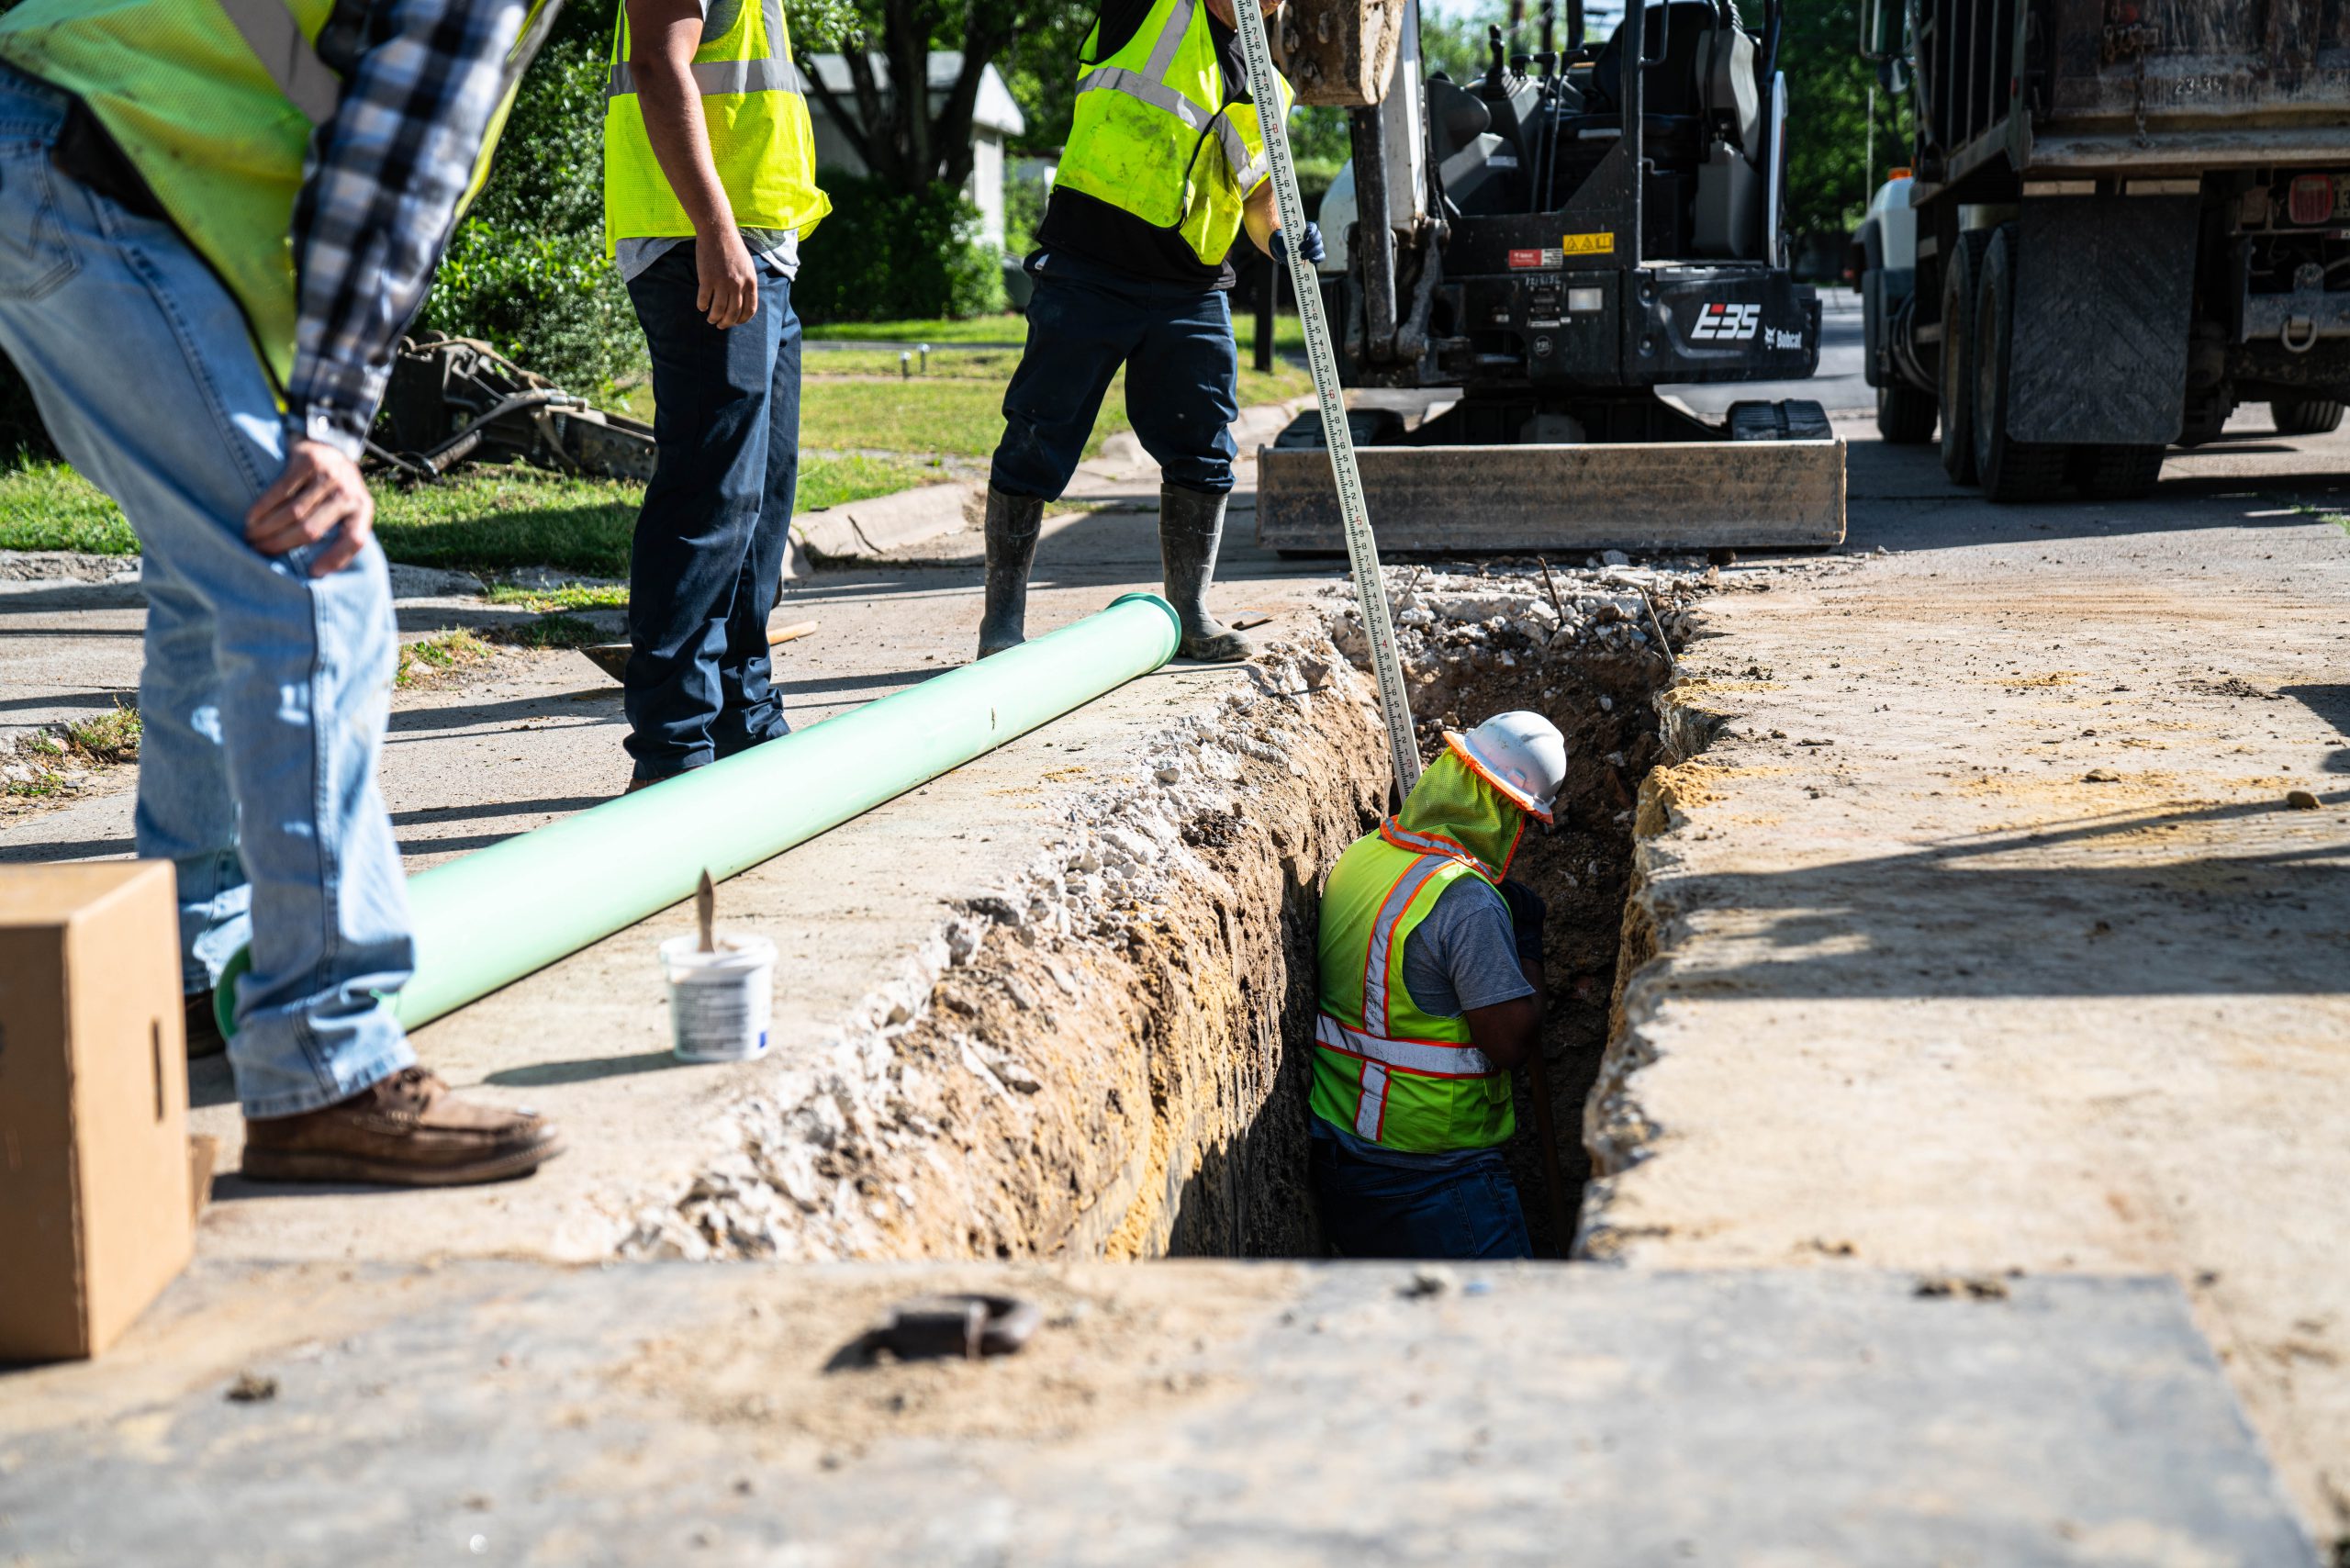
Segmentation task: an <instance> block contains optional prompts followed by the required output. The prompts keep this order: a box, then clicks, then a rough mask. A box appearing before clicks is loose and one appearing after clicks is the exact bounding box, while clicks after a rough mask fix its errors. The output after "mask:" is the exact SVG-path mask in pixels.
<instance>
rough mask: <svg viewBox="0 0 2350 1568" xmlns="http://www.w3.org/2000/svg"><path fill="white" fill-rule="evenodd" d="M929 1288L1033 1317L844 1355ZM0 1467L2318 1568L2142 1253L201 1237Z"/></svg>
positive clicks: (1923, 1558)
mask: <svg viewBox="0 0 2350 1568" xmlns="http://www.w3.org/2000/svg"><path fill="white" fill-rule="evenodd" d="M940 1290H955V1291H979V1292H992V1293H1002V1292H1013V1293H1017V1294H1021V1295H1023V1296H1025V1297H1027V1298H1029V1299H1030V1300H1032V1301H1033V1302H1034V1303H1035V1305H1036V1306H1037V1307H1038V1309H1039V1310H1040V1312H1041V1314H1042V1316H1043V1324H1042V1326H1041V1327H1039V1328H1037V1330H1036V1332H1035V1338H1034V1339H1033V1340H1031V1341H1030V1343H1029V1345H1028V1347H1027V1348H1026V1349H1025V1350H1022V1351H1021V1352H1020V1353H1019V1354H1018V1355H1016V1356H1013V1357H1010V1358H1005V1359H999V1360H990V1361H977V1362H972V1361H959V1360H957V1361H895V1360H893V1359H891V1358H889V1357H886V1356H884V1357H882V1358H880V1359H878V1361H877V1360H875V1359H874V1358H872V1357H870V1356H869V1355H868V1354H866V1353H864V1352H862V1351H860V1350H859V1348H858V1345H857V1339H858V1337H859V1336H860V1335H861V1334H862V1332H863V1331H864V1330H865V1329H866V1328H867V1327H869V1326H870V1325H871V1324H872V1323H873V1322H874V1321H875V1320H876V1319H878V1317H880V1316H882V1314H883V1313H884V1312H885V1311H886V1309H887V1308H888V1307H889V1305H890V1304H891V1303H892V1302H895V1301H900V1300H903V1299H905V1298H907V1297H909V1296H914V1295H918V1294H925V1293H929V1292H935V1291H940ZM0 1495H6V1498H7V1502H6V1507H5V1509H0V1551H7V1552H12V1553H13V1552H21V1553H23V1554H24V1557H25V1559H28V1560H30V1561H32V1562H39V1563H44V1564H45V1563H49V1562H69V1561H82V1562H111V1563H163V1562H237V1563H243V1564H253V1565H255V1568H274V1565H280V1564H282V1565H285V1568H314V1565H316V1564H319V1563H324V1562H335V1563H349V1564H352V1565H353V1568H375V1565H376V1564H383V1565H386V1568H389V1565H393V1564H403V1565H404V1564H413V1563H420V1562H451V1561H454V1562H488V1563H503V1564H537V1565H543V1568H602V1565H606V1564H611V1565H622V1564H627V1565H642V1564H652V1563H668V1562H694V1563H703V1562H708V1563H718V1564H725V1565H729V1568H732V1565H738V1564H739V1565H742V1568H752V1565H759V1568H774V1565H777V1564H795V1565H796V1564H810V1565H814V1564H835V1563H836V1564H843V1565H846V1564H861V1563H907V1564H919V1565H921V1568H997V1565H1001V1564H1006V1563H1038V1564H1064V1563H1066V1564H1112V1563H1116V1564H1126V1563H1133V1564H1143V1563H1148V1564H1153V1565H1158V1568H1192V1565H1197V1568H1210V1565H1214V1568H1224V1565H1226V1564H1250V1565H1254V1564H1259V1563H1266V1564H1283V1565H1292V1568H1304V1565H1308V1564H1315V1565H1326V1568H1342V1565H1344V1568H1354V1565H1359V1564H1366V1563H1370V1564H1420V1563H1431V1562H1464V1563H1475V1564H1489V1563H1513V1564H1516V1563H1524V1564H1535V1563H1545V1564H1552V1563H1560V1562H1578V1563H1593V1564H1605V1565H1606V1568H1669V1565H1678V1564H1683V1563H1688V1562H1698V1563H1729V1564H1739V1565H1745V1568H1777V1565H1782V1564H1784V1565H1786V1568H1795V1565H1797V1564H1801V1565H1803V1568H1882V1565H1886V1564H1910V1563H1942V1564H1950V1565H1952V1568H2023V1565H2027V1564H2030V1565H2037V1564H2053V1563H2070V1564H2080V1565H2082V1568H2091V1565H2098V1568H2118V1565H2124V1564H2127V1565H2139V1568H2166V1565H2185V1564H2203V1563H2210V1564H2221V1563H2226V1564H2241V1565H2244V1568H2307V1565H2310V1564H2311V1558H2310V1555H2309V1553H2308V1550H2307V1543H2306V1541H2304V1540H2302V1539H2301V1537H2300V1532H2299V1530H2298V1529H2297V1527H2296V1525H2295V1523H2294V1521H2293V1519H2292V1518H2291V1516H2290V1513H2289V1511H2288V1508H2287V1506H2286V1504H2285V1501H2284V1498H2283V1497H2282V1496H2281V1495H2280V1494H2279V1493H2278V1491H2277V1486H2276V1483H2275V1479H2274V1477H2273V1476H2272V1475H2271V1474H2270V1473H2268V1471H2267V1469H2266V1464H2265V1463H2264V1462H2263V1460H2262V1458H2261V1455H2260V1453H2259V1451H2258V1449H2257V1447H2256V1445H2255V1443H2254V1442H2253V1441H2252V1439H2251V1436H2250V1434H2249V1433H2248V1432H2246V1431H2245V1429H2244V1424H2243V1419H2242V1417H2241V1416H2240V1415H2239V1413H2238V1412H2237V1410H2236V1409H2235V1407H2234V1406H2233V1401H2231V1400H2230V1399H2229V1398H2228V1397H2227V1394H2226V1391H2225V1386H2224V1384H2223V1383H2221V1379H2220V1378H2219V1376H2218V1374H2217V1371H2216V1369H2215V1368H2214V1366H2213V1364H2212V1362H2211V1359H2210V1352H2209V1351H2208V1350H2206V1349H2205V1348H2204V1347H2203V1345H2202V1344H2201V1343H2200V1342H2199V1339H2198V1338H2197V1337H2196V1334H2195V1332H2194V1329H2193V1327H2191V1326H2190V1325H2189V1324H2188V1321H2187V1317H2186V1315H2185V1313H2184V1311H2183V1310H2182V1306H2181V1303H2180V1301H2179V1298H2178V1294H2177V1290H2176V1288H2175V1287H2173V1286H2171V1285H2170V1283H2169V1282H2167V1281H2160V1280H2080V1279H2073V1280H2031V1281H2023V1282H2018V1283H2017V1284H2016V1285H2015V1286H2014V1288H2013V1289H2012V1290H2011V1291H2010V1292H2008V1293H2007V1294H2004V1295H2003V1297H2002V1298H2000V1299H1997V1300H1981V1299H1968V1298H1966V1297H1964V1296H1961V1297H1958V1298H1955V1299H1953V1298H1951V1297H1947V1296H1933V1295H1928V1294H1920V1293H1919V1289H1918V1286H1917V1283H1916V1282H1915V1281H1913V1280H1911V1279H1909V1278H1907V1277H1903V1276H1886V1275H1879V1274H1863V1273H1854V1274H1851V1275H1846V1276H1841V1277H1837V1278H1826V1277H1822V1276H1819V1275H1818V1274H1807V1273H1802V1272H1793V1273H1790V1272H1774V1273H1759V1274H1758V1273H1735V1272H1722V1273H1712V1274H1704V1273H1697V1274H1691V1273H1679V1274H1652V1273H1638V1274H1630V1275H1626V1274H1619V1273H1611V1272H1608V1271H1600V1270H1589V1271H1585V1270H1563V1269H1560V1268H1557V1267H1555V1266H1549V1267H1545V1266H1541V1265H1534V1264H1516V1265H1500V1266H1496V1267H1491V1268H1485V1269H1462V1270H1458V1271H1451V1272H1449V1273H1432V1272H1428V1271H1415V1270H1412V1269H1409V1268H1406V1267H1401V1266H1397V1265H1392V1264H1363V1265H1339V1264H1325V1265H1318V1266H1311V1267H1307V1266H1300V1265H1296V1264H1282V1263H1259V1264H1235V1263H1175V1264H1163V1265H1159V1266H1156V1267H1153V1268H1149V1269H1133V1268H1120V1267H1117V1266H1115V1265H1105V1264H1099V1263H1096V1264H1087V1265H1079V1266H1075V1267H1069V1268H1057V1269H1038V1268H1031V1269H1024V1270H1010V1269H1004V1268H1001V1267H994V1266H986V1265H971V1264H964V1265H936V1264H923V1265H913V1266H888V1265H881V1266H875V1265H865V1266H858V1267H847V1268H843V1267H817V1268H779V1267H777V1266H774V1265H745V1266H738V1267H731V1268H694V1267H690V1266H679V1265H668V1266H664V1265H659V1264H652V1265H643V1266H638V1267H635V1268H631V1269H624V1270H620V1271H549V1270H543V1269H532V1268H528V1267H523V1266H518V1265H514V1264H501V1263H494V1262H487V1263H485V1262H475V1263H453V1264H451V1265H448V1266H445V1267H442V1268H438V1269H431V1270H414V1269H398V1268H387V1267H385V1266H382V1265H369V1266H361V1267H346V1268H335V1269H324V1268H316V1267H312V1268H285V1267H277V1268H255V1267H249V1266H229V1265H220V1264H208V1265H201V1266H199V1268H198V1269H197V1271H196V1272H195V1273H194V1274H192V1275H191V1276H190V1277H189V1278H187V1279H185V1280H184V1281H182V1282H180V1283H179V1285H178V1286H176V1287H175V1288H174V1289H173V1292H172V1294H170V1295H169V1296H168V1297H167V1298H166V1299H165V1300H164V1302H163V1303H162V1304H161V1305H159V1306H158V1307H157V1308H156V1309H155V1310H154V1311H153V1312H152V1313H151V1315H150V1321H149V1322H147V1323H146V1324H143V1325H142V1326H141V1329H140V1335H139V1337H138V1338H137V1339H136V1340H135V1341H134V1342H133V1343H132V1344H130V1345H129V1346H126V1347H125V1348H124V1350H122V1351H121V1352H119V1353H118V1354H117V1356H116V1358H115V1359H113V1360H112V1361H108V1362H107V1363H106V1364H105V1365H103V1366H100V1367H91V1368H61V1369H57V1370H55V1371H52V1372H43V1373H40V1374H37V1375H36V1376H34V1377H32V1378H29V1379H24V1380H19V1381H18V1383H17V1385H16V1386H13V1387H11V1389H10V1397H9V1398H8V1399H7V1400H6V1401H0ZM100 1498H105V1499H108V1500H109V1502H108V1506H96V1500H97V1499H100Z"/></svg>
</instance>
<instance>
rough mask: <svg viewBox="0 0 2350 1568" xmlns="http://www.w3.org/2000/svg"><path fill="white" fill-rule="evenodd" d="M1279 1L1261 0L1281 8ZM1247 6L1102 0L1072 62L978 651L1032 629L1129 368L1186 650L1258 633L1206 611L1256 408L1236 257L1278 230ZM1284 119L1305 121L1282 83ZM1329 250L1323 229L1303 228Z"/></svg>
mask: <svg viewBox="0 0 2350 1568" xmlns="http://www.w3.org/2000/svg"><path fill="white" fill-rule="evenodd" d="M1277 5H1278V0H1262V9H1263V11H1264V14H1265V15H1267V16H1270V15H1272V13H1273V11H1274V10H1275V9H1276V7H1277ZM1237 20H1238V17H1237V14H1236V13H1235V12H1234V11H1233V9H1232V0H1102V8H1101V11H1100V13H1099V15H1098V16H1097V17H1096V18H1095V20H1094V24H1093V30H1092V32H1091V33H1090V34H1088V35H1087V37H1086V40H1085V48H1084V50H1083V51H1082V53H1081V54H1080V57H1079V59H1078V60H1077V61H1076V62H1075V73H1076V77H1077V107H1076V113H1075V117H1074V118H1073V120H1072V122H1071V124H1070V128H1069V146H1068V148H1067V150H1066V151H1063V153H1062V155H1061V162H1060V171H1059V173H1058V174H1057V175H1056V176H1055V179H1054V183H1053V194H1052V196H1051V199H1050V200H1049V201H1048V202H1047V203H1046V207H1045V220H1044V222H1043V223H1042V224H1041V225H1040V226H1039V227H1038V229H1037V230H1036V246H1037V248H1036V250H1035V252H1034V253H1033V254H1032V255H1030V256H1029V258H1028V273H1029V275H1030V276H1031V277H1033V278H1035V283H1036V288H1035V295H1034V297H1032V298H1031V299H1030V300H1029V304H1028V343H1027V347H1026V348H1025V350H1024V352H1023V353H1022V354H1021V356H1020V368H1019V369H1018V370H1016V371H1014V372H1013V376H1012V384H1011V385H1010V386H1007V387H1005V388H1004V394H1003V440H1002V442H999V443H998V445H997V446H996V449H995V461H994V463H993V465H992V466H991V467H990V471H989V475H988V503H987V604H986V610H985V614H984V618H983V619H982V620H981V622H980V623H979V656H980V657H981V658H986V657H988V656H989V655H992V654H1000V653H1002V652H1003V651H1004V650H1005V649H1006V648H1010V647H1013V646H1016V645H1017V644H1019V643H1020V642H1021V641H1022V639H1023V638H1024V636H1025V635H1026V631H1027V625H1026V622H1027V609H1028V572H1029V568H1030V566H1032V565H1033V564H1034V563H1035V558H1036V540H1037V537H1038V535H1039V533H1040V532H1041V530H1042V527H1043V521H1044V513H1045V507H1046V503H1047V502H1050V501H1054V500H1057V499H1058V498H1060V494H1061V492H1062V491H1063V490H1064V489H1066V488H1068V487H1069V478H1070V476H1072V475H1074V474H1075V473H1076V472H1077V465H1078V463H1079V461H1080V459H1082V458H1083V457H1084V455H1085V444H1086V442H1087V441H1088V440H1090V439H1091V436H1092V433H1093V420H1094V416H1095V415H1097V414H1099V413H1100V412H1101V409H1102V396H1103V395H1104V394H1105V393H1107V392H1108V391H1109V389H1110V379H1111V377H1112V376H1113V375H1116V374H1117V373H1118V368H1119V366H1120V365H1124V366H1125V372H1126V413H1127V416H1128V417H1129V418H1130V419H1131V420H1133V421H1134V428H1135V435H1136V439H1138V440H1139V441H1140V442H1142V445H1143V450H1144V451H1146V452H1147V453H1149V454H1150V455H1151V456H1152V457H1153V458H1154V459H1155V460H1157V462H1158V467H1159V480H1160V483H1159V487H1158V550H1159V557H1160V564H1161V566H1163V568H1164V571H1165V578H1166V584H1167V599H1168V602H1169V604H1171V605H1172V606H1174V609H1175V613H1176V615H1177V617H1178V618H1179V619H1180V620H1181V622H1182V640H1181V645H1180V647H1179V648H1178V652H1179V653H1181V655H1182V656H1183V657H1185V658H1187V659H1206V660H1214V661H1218V662H1225V663H1232V662H1237V661H1239V660H1242V659H1245V658H1247V657H1248V654H1249V644H1248V638H1246V637H1244V636H1242V635H1241V634H1240V633H1237V632H1235V631H1233V630H1232V629H1231V628H1229V627H1227V626H1225V624H1223V622H1219V621H1217V620H1216V619H1215V618H1214V616H1212V615H1210V614H1209V613H1208V609H1207V591H1208V583H1209V581H1210V579H1211V578H1213V577H1214V575H1215V558H1216V550H1217V546H1218V544H1219V543H1220V542H1221V541H1222V539H1223V537H1224V509H1225V498H1226V497H1227V496H1228V495H1230V494H1231V491H1232V460H1233V458H1234V457H1235V456H1236V455H1237V453H1238V449H1237V447H1235V446H1234V445H1233V442H1232V432H1231V431H1230V430H1229V429H1227V428H1226V427H1228V426H1229V425H1230V424H1231V423H1232V420H1233V418H1234V417H1235V416H1236V415H1237V414H1238V413H1239V412H1240V401H1239V392H1238V379H1239V372H1240V358H1239V354H1238V352H1237V350H1236V349H1235V348H1234V346H1233V342H1232V309H1231V306H1230V304H1229V302H1228V301H1227V300H1226V299H1225V290H1226V289H1229V288H1230V287H1231V286H1232V284H1233V272H1232V267H1231V265H1230V263H1228V262H1227V260H1226V258H1227V257H1228V256H1229V255H1230V254H1231V252H1232V246H1233V242H1234V241H1235V240H1237V238H1238V237H1239V235H1240V233H1241V231H1242V230H1244V229H1245V230H1247V231H1248V237H1249V239H1251V240H1252V241H1255V242H1256V243H1257V244H1258V246H1259V247H1260V248H1261V249H1263V250H1264V251H1265V252H1267V253H1268V254H1270V255H1271V256H1272V257H1273V258H1274V259H1275V260H1276V261H1281V260H1283V259H1285V255H1286V252H1285V249H1284V247H1285V245H1286V243H1287V241H1288V239H1289V238H1290V237H1289V236H1286V235H1284V234H1282V232H1281V229H1280V227H1279V224H1280V221H1281V220H1280V218H1279V216H1278V214H1277V213H1276V212H1275V210H1274V205H1273V187H1272V183H1271V181H1270V179H1269V178H1268V177H1267V174H1268V170H1269V168H1270V165H1269V164H1268V163H1267V162H1266V157H1265V138H1264V131H1263V129H1262V127H1261V125H1260V124H1259V119H1258V116H1259V112H1260V111H1259V106H1258V105H1257V104H1256V103H1255V102H1254V101H1253V100H1252V99H1251V97H1250V96H1249V92H1248V71H1247V69H1246V67H1245V65H1244V64H1243V62H1242V60H1241V53H1240V36H1239V34H1238V33H1237V32H1236V31H1234V24H1235V23H1236V22H1237ZM1289 98H1290V89H1289V84H1287V83H1282V84H1281V100H1282V101H1281V103H1280V104H1277V105H1275V106H1274V110H1273V112H1274V113H1275V114H1277V115H1278V114H1282V113H1285V112H1286V111H1287V110H1288V107H1289ZM1296 239H1297V243H1298V253H1299V254H1300V255H1302V256H1304V258H1305V259H1306V260H1307V261H1318V260H1320V259H1321V256H1322V236H1321V234H1320V232H1319V231H1318V230H1316V229H1315V227H1314V225H1313V224H1311V223H1309V224H1307V225H1306V226H1305V229H1304V233H1302V234H1300V235H1298V236H1296Z"/></svg>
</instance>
